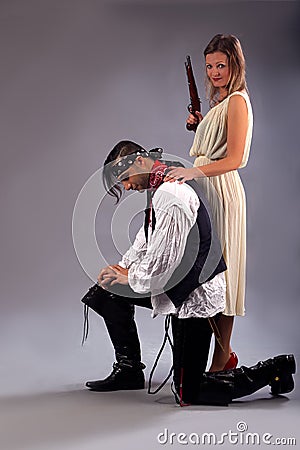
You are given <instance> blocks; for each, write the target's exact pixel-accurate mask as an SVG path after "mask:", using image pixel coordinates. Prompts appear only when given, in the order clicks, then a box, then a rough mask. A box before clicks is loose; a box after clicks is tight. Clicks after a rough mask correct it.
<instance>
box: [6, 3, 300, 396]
mask: <svg viewBox="0 0 300 450" xmlns="http://www.w3.org/2000/svg"><path fill="white" fill-rule="evenodd" d="M299 6H300V5H299V2H296V1H275V2H272V1H267V2H254V1H253V2H252V1H239V2H237V1H236V2H229V1H223V2H221V1H210V2H208V1H207V2H206V1H199V0H198V1H196V0H195V1H183V0H182V1H180V0H177V1H171V0H169V1H167V0H157V1H152V2H147V1H139V2H138V1H136V2H135V1H131V2H130V1H128V2H127V1H125V0H123V1H117V0H114V1H110V2H101V1H100V0H99V1H97V0H81V1H80V0H43V1H40V0H26V1H22V0H1V3H0V21H1V22H0V24H1V25H0V46H1V69H0V79H1V83H0V86H1V120H0V127H1V156H2V158H1V178H0V180H1V193H0V195H1V200H0V201H1V227H2V228H1V236H0V239H1V325H0V330H1V335H2V336H1V372H0V379H1V384H0V392H1V394H2V395H9V394H18V393H26V392H37V391H44V390H53V389H54V390H57V389H65V388H67V387H68V386H70V385H73V384H76V385H79V386H81V383H82V382H84V380H86V379H89V378H93V377H98V376H103V375H105V374H106V373H107V371H108V370H109V369H110V367H111V363H112V361H113V355H112V351H111V347H110V343H109V341H108V339H107V336H106V332H105V330H104V329H103V327H102V324H101V322H100V321H99V320H98V318H96V317H94V316H93V315H91V322H92V330H91V336H90V340H89V341H88V343H87V345H86V346H85V347H84V348H83V350H82V349H81V346H80V341H81V327H82V309H81V304H80V298H81V296H82V295H83V294H84V293H85V291H86V290H87V289H88V287H89V286H90V285H91V284H92V281H91V280H90V279H89V278H88V277H87V275H86V274H85V272H84V271H83V270H82V268H81V266H80V264H79V263H78V261H77V258H76V254H75V251H74V249H73V243H72V214H73V208H74V205H75V202H76V199H77V196H78V194H79V192H80V190H81V188H82V186H83V185H84V183H85V182H86V181H87V180H88V178H89V177H90V176H91V175H92V174H93V173H94V172H95V171H96V170H97V169H99V168H100V167H101V165H102V163H103V161H104V158H105V156H106V155H107V153H108V152H109V151H110V149H111V148H112V146H113V145H114V144H115V143H116V142H117V141H119V140H121V139H131V140H135V141H137V142H139V143H141V144H142V145H144V146H146V147H154V146H162V147H164V149H165V151H166V152H168V153H173V154H175V155H178V156H181V157H183V158H185V159H189V157H188V150H189V147H190V145H191V143H192V138H193V136H192V133H188V132H186V131H185V118H186V115H187V111H186V105H187V103H188V91H187V86H186V76H185V71H184V59H185V56H186V54H190V55H191V57H192V61H193V66H194V70H195V74H196V78H197V82H198V86H199V91H200V96H201V98H202V100H203V111H204V112H206V111H207V110H208V104H207V102H206V101H205V93H204V83H203V80H204V64H203V58H202V52H203V49H204V47H205V46H206V44H207V43H208V41H209V40H210V39H211V37H212V36H213V35H215V34H216V33H220V32H221V33H232V34H235V35H237V36H238V37H239V38H240V40H241V42H242V44H243V48H244V52H245V55H246V60H247V76H248V86H249V90H250V94H251V100H252V104H253V109H254V117H255V121H254V136H253V144H252V150H251V156H250V160H249V163H248V165H247V167H246V168H245V169H243V170H242V171H241V172H240V173H241V176H242V179H243V182H244V185H245V189H246V193H247V200H248V267H247V274H248V275H247V276H248V278H247V280H248V282H247V316H246V317H245V318H240V319H237V321H236V326H235V331H234V336H233V347H234V349H235V350H236V351H237V352H238V354H239V357H240V360H241V362H243V363H246V364H252V363H255V362H256V361H257V360H258V359H263V358H265V357H268V356H272V355H275V354H279V353H283V352H288V353H289V352H294V353H295V354H296V355H298V356H299V344H298V343H299V337H300V336H299V326H298V318H299V239H298V230H299V225H300V221H299V204H298V195H299V162H300V157H299V144H298V130H299V100H300V90H299V75H300V57H299V38H300V30H299V19H300V15H299V12H300V8H299ZM190 162H191V163H192V160H190ZM113 208H114V204H113V201H112V200H111V201H106V202H105V204H104V206H103V207H102V209H101V210H100V216H101V214H102V215H103V216H105V215H106V213H107V214H111V211H113ZM98 216H99V214H98ZM98 222H99V224H100V222H101V217H100V219H99V220H98ZM137 222H138V220H137ZM122 227H124V224H122V223H121V224H120V230H121V229H122ZM108 234H109V233H108V230H104V229H103V228H102V229H101V227H98V228H97V237H98V243H99V246H100V247H101V248H102V249H103V250H104V252H106V253H110V251H111V259H112V261H111V262H114V261H115V260H116V258H117V256H118V255H117V253H116V252H114V251H113V249H112V250H110V249H111V248H112V246H111V243H110V242H108V240H107V236H108ZM101 264H102V261H101V260H100V259H99V269H100V267H101ZM137 314H138V320H139V326H140V334H141V339H142V342H143V359H144V361H145V362H146V363H147V366H148V367H147V370H148V371H149V369H150V367H151V364H152V363H153V359H154V356H155V354H156V352H157V348H158V345H159V343H160V341H161V339H162V333H163V329H162V320H161V319H160V318H158V319H156V320H155V321H152V320H151V319H150V317H149V313H148V312H147V311H138V313H137ZM169 362H170V361H169V358H168V357H167V356H166V357H165V360H163V363H162V364H163V369H164V370H167V369H168V366H169ZM158 379H160V376H158Z"/></svg>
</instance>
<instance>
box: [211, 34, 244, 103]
mask: <svg viewBox="0 0 300 450" xmlns="http://www.w3.org/2000/svg"><path fill="white" fill-rule="evenodd" d="M215 52H222V53H224V54H225V55H226V56H227V58H228V64H229V81H228V84H227V86H226V88H227V90H228V95H230V94H232V93H233V92H235V91H242V90H244V89H245V90H246V91H247V83H246V64H245V57H244V54H243V50H242V47H241V44H240V41H239V40H238V38H236V37H235V36H233V35H232V34H229V35H224V34H217V35H216V36H214V37H213V38H212V40H211V41H210V42H209V44H208V45H207V47H206V48H205V50H204V56H206V55H209V54H211V53H215ZM206 89H207V95H208V98H209V100H210V104H211V106H212V105H214V104H215V103H216V102H217V100H218V99H217V92H218V89H217V88H215V87H214V86H213V85H212V83H211V81H210V79H209V78H208V76H206Z"/></svg>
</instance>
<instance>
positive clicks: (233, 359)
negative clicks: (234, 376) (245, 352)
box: [223, 352, 239, 370]
mask: <svg viewBox="0 0 300 450" xmlns="http://www.w3.org/2000/svg"><path fill="white" fill-rule="evenodd" d="M238 362H239V359H238V357H237V355H236V353H234V352H231V353H230V358H229V359H228V361H227V363H226V364H225V366H224V367H223V370H229V369H235V368H236V366H237V365H238Z"/></svg>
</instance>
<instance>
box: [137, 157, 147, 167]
mask: <svg viewBox="0 0 300 450" xmlns="http://www.w3.org/2000/svg"><path fill="white" fill-rule="evenodd" d="M135 162H136V164H137V165H138V166H139V167H143V166H144V165H145V160H144V158H143V157H142V156H137V157H136V158H135Z"/></svg>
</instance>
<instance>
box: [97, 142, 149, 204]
mask: <svg viewBox="0 0 300 450" xmlns="http://www.w3.org/2000/svg"><path fill="white" fill-rule="evenodd" d="M139 151H142V152H145V149H144V148H143V147H142V146H141V145H139V144H136V143H135V142H132V141H120V142H118V144H116V145H115V146H114V148H113V149H112V150H111V152H110V153H109V154H108V156H107V158H106V160H105V161H104V168H103V174H102V177H103V184H104V188H105V190H106V192H107V193H108V194H109V195H112V196H113V197H115V198H116V200H117V203H118V201H119V200H120V198H121V195H122V189H121V188H120V186H118V184H116V177H115V176H114V174H113V172H112V166H113V165H114V164H113V163H114V161H116V160H117V159H118V158H121V157H122V156H126V155H132V154H133V153H137V152H139Z"/></svg>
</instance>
